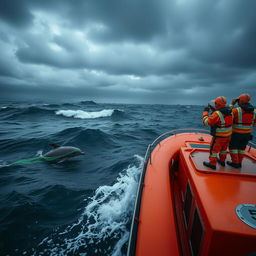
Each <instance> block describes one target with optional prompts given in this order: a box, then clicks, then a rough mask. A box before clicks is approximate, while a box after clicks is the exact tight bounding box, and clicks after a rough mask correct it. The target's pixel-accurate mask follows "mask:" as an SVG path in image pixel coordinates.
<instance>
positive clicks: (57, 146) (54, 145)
mask: <svg viewBox="0 0 256 256" xmlns="http://www.w3.org/2000/svg"><path fill="white" fill-rule="evenodd" d="M49 146H51V147H53V148H59V147H60V145H59V144H49Z"/></svg>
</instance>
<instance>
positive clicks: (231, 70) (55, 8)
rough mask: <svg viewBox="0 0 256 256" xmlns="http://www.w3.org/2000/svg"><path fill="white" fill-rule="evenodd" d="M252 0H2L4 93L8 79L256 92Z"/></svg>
mask: <svg viewBox="0 0 256 256" xmlns="http://www.w3.org/2000/svg"><path fill="white" fill-rule="evenodd" d="M255 7H256V2H255V1H253V0H248V1H241V0H226V1H222V0H216V1H203V0H191V1H185V0H176V1H175V0H173V1H169V0H163V1H156V0H141V1H137V0H129V1H128V0H123V1H119V0H108V1H95V0H77V1H71V0H55V1H43V0H41V1H39V0H38V1H34V0H33V1H32V0H26V1H25V0H20V1H18V0H16V1H6V0H4V1H1V3H0V51H1V59H0V83H1V87H2V90H5V91H6V96H7V95H11V94H12V93H13V90H12V88H14V87H15V88H16V91H20V92H22V91H26V94H36V93H38V95H47V92H49V93H51V94H52V95H55V97H57V95H65V93H70V95H73V96H74V97H75V95H78V96H80V95H81V92H83V93H86V94H87V95H90V96H91V97H93V95H94V96H95V97H100V94H102V97H101V98H102V99H105V98H107V97H109V100H107V101H111V100H115V101H117V100H118V99H120V100H123V101H124V100H125V99H126V97H127V100H126V101H129V99H130V101H134V100H135V99H136V100H138V101H139V102H152V99H153V101H154V102H155V103H157V102H163V100H164V101H166V102H167V103H169V101H168V97H167V96H166V95H169V96H170V95H172V96H175V100H173V101H172V102H173V103H179V102H180V103H189V102H193V103H197V102H198V103H201V102H203V101H204V100H205V99H206V98H207V95H208V97H212V96H213V97H215V96H218V95H227V96H228V97H230V98H232V97H233V96H237V94H239V93H242V92H244V91H246V92H248V93H251V94H255V90H256V89H255V88H256V86H255V82H256V71H255V67H256V48H255V43H256V15H255V13H254V12H255V11H254V10H255ZM53 88H55V89H53ZM53 90H54V92H55V93H53ZM28 92H30V93H28ZM42 92H44V93H42ZM71 92H72V93H71ZM103 95H104V97H103ZM133 95H136V97H135V96H133Z"/></svg>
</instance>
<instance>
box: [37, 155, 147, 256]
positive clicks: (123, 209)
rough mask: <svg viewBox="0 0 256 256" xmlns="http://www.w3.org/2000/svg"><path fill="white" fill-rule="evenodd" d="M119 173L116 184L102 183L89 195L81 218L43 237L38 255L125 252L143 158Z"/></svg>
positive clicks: (120, 253)
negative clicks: (107, 184)
mask: <svg viewBox="0 0 256 256" xmlns="http://www.w3.org/2000/svg"><path fill="white" fill-rule="evenodd" d="M135 158H136V160H137V161H136V162H137V164H135V165H130V166H128V167H127V169H125V170H123V172H122V173H120V174H119V176H118V178H117V180H116V182H115V183H114V184H113V185H112V186H101V187H99V188H98V189H97V190H96V191H95V194H94V195H93V196H92V197H91V198H89V199H87V200H86V201H87V202H88V204H87V205H86V207H85V209H84V211H83V213H82V214H81V216H80V218H79V219H78V221H77V222H76V223H74V224H72V225H70V226H68V227H66V228H65V229H64V230H63V231H60V232H57V233H55V234H52V235H50V236H49V237H46V238H45V239H43V241H42V242H41V243H40V244H39V245H38V248H37V249H36V251H37V252H35V253H34V255H40V253H43V254H44V253H45V254H47V255H52V256H56V255H73V254H77V255H113V256H120V255H122V254H124V252H122V251H124V249H123V247H124V245H125V244H126V243H127V241H128V238H129V226H130V221H131V216H132V212H133V207H134V201H135V197H136V191H137V187H138V180H139V175H140V172H141V169H142V165H143V158H142V157H140V156H138V155H136V156H135ZM38 249H39V251H40V252H39V251H38Z"/></svg>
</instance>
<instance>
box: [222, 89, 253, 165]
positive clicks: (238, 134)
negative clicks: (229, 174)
mask: <svg viewBox="0 0 256 256" xmlns="http://www.w3.org/2000/svg"><path fill="white" fill-rule="evenodd" d="M250 100H251V97H250V95H249V94H242V95H240V96H239V97H238V98H236V99H233V100H232V105H231V106H230V107H231V108H233V109H232V112H233V117H234V123H233V133H232V136H231V141H230V144H229V151H230V156H231V160H232V162H230V161H227V164H228V165H230V166H232V167H234V168H241V167H242V161H243V158H244V150H245V148H246V145H247V144H248V142H249V140H251V139H252V134H251V133H252V131H253V126H255V125H256V118H255V115H256V110H255V108H254V106H253V105H252V104H250ZM236 103H238V107H236V108H234V105H235V104H236Z"/></svg>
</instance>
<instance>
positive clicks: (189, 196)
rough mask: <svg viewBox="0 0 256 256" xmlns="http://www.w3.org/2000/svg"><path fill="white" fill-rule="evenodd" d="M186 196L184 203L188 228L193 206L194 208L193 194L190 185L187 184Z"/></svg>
mask: <svg viewBox="0 0 256 256" xmlns="http://www.w3.org/2000/svg"><path fill="white" fill-rule="evenodd" d="M186 190H187V191H186V194H185V201H184V209H183V212H184V217H185V223H186V226H187V227H188V224H189V216H190V211H191V206H192V199H193V197H192V193H191V188H190V185H189V183H188V184H187V189H186Z"/></svg>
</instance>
